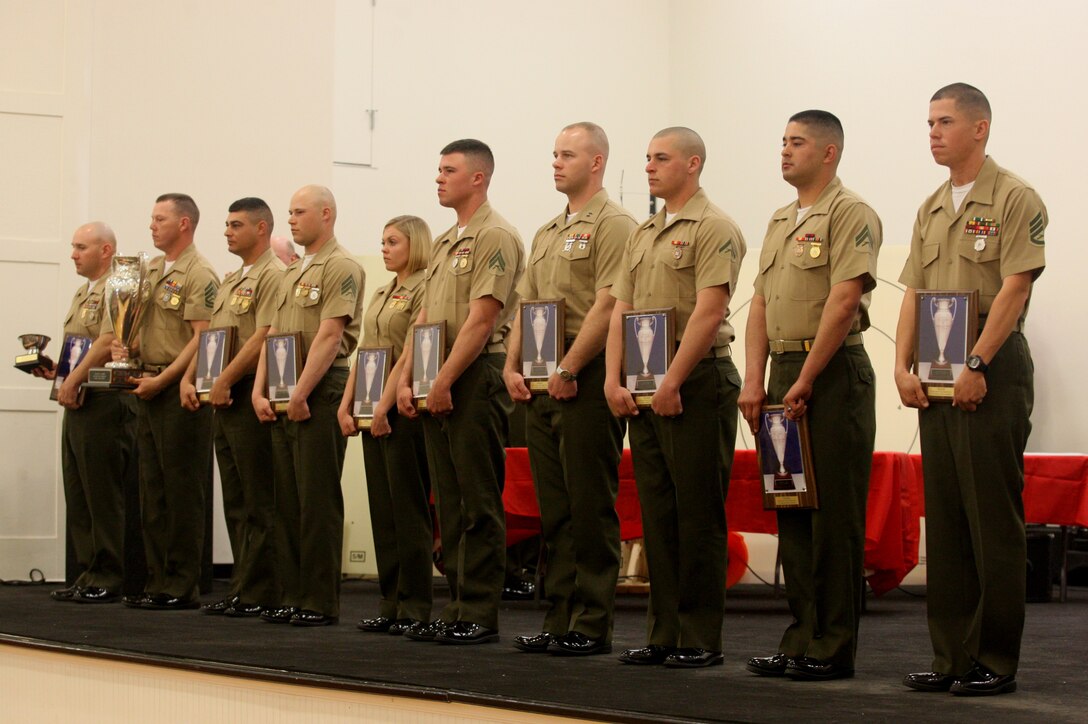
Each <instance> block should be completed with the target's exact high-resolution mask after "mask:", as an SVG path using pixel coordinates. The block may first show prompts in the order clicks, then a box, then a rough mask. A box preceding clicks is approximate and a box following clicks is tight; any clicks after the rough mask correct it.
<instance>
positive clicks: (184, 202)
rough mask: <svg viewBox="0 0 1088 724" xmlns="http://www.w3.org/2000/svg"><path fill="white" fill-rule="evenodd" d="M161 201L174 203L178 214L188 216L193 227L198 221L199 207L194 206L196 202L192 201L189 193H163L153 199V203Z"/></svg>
mask: <svg viewBox="0 0 1088 724" xmlns="http://www.w3.org/2000/svg"><path fill="white" fill-rule="evenodd" d="M163 201H169V202H171V203H172V204H174V209H175V210H176V211H177V212H178V216H185V217H188V219H189V221H191V222H192V224H193V228H194V229H195V228H196V225H197V224H198V223H200V209H198V208H197V207H196V202H195V201H193V197H192V196H190V195H189V194H163V195H162V196H160V197H159V198H157V199H155V203H156V204H159V203H162V202H163Z"/></svg>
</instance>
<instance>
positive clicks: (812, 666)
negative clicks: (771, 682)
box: [786, 656, 854, 681]
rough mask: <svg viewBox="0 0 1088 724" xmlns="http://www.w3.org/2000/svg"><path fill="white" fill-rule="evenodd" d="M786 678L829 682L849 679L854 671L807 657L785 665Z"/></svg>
mask: <svg viewBox="0 0 1088 724" xmlns="http://www.w3.org/2000/svg"><path fill="white" fill-rule="evenodd" d="M786 676H788V677H790V678H791V679H797V680H798V681H830V680H831V679H849V678H852V677H853V676H854V670H853V669H851V668H848V667H846V666H839V665H838V664H833V663H831V662H830V661H821V660H820V659H813V658H810V657H808V656H802V657H801V658H799V659H793V660H792V661H790V663H789V664H787V665H786Z"/></svg>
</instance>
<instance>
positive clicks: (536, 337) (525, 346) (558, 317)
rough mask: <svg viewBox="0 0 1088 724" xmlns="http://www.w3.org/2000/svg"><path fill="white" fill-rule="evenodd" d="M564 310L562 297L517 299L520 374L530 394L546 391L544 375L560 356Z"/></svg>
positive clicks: (546, 375)
mask: <svg viewBox="0 0 1088 724" xmlns="http://www.w3.org/2000/svg"><path fill="white" fill-rule="evenodd" d="M565 310H566V302H565V301H564V300H562V299H538V300H534V301H529V302H522V303H521V317H520V319H521V376H522V377H523V378H524V379H525V385H526V387H528V388H529V392H530V393H532V394H534V395H546V394H547V393H548V378H549V377H550V376H551V374H552V373H553V372H555V369H556V366H557V365H558V364H559V360H561V359H562V358H563V354H564V352H565V350H564V341H565V315H564V312H565Z"/></svg>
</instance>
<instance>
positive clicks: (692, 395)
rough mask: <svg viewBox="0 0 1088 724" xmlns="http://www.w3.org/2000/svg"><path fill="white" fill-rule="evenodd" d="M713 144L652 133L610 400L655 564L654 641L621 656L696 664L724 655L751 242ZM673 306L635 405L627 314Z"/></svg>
mask: <svg viewBox="0 0 1088 724" xmlns="http://www.w3.org/2000/svg"><path fill="white" fill-rule="evenodd" d="M705 160H706V147H705V146H704V145H703V141H702V139H701V138H700V137H699V135H698V134H697V133H695V132H694V131H692V130H691V129H688V128H680V127H676V128H666V129H665V130H663V131H660V132H658V134H657V135H656V136H654V137H653V139H652V140H651V141H650V146H649V149H648V151H647V153H646V161H647V163H646V175H647V177H648V179H649V186H650V193H651V194H653V195H654V196H656V197H658V198H662V199H664V200H665V208H664V209H663V210H662V211H660V212H658V213H657V214H655V215H654V216H653V217H652V218H650V219H649V220H648V221H646V222H644V223H643V224H642V225H641V226H639V227H638V228H637V229H636V230H635V231H634V233H633V234H632V235H631V238H630V239H629V240H628V242H627V246H626V248H625V249H624V254H623V260H622V262H621V266H620V272H619V274H618V275H617V276H616V280H615V283H614V284H613V286H612V296H614V297H615V298H616V305H615V308H614V309H613V310H612V320H611V323H610V325H609V328H608V347H607V355H606V361H607V377H606V379H605V388H604V391H605V396H606V397H607V399H608V404H609V407H610V408H611V409H612V412H613V413H614V414H615V415H616V416H618V417H626V418H628V438H629V439H630V441H631V454H632V456H633V462H634V467H635V482H636V484H637V485H638V495H639V502H640V503H641V505H642V525H643V529H644V537H645V546H646V562H647V565H648V566H649V569H650V605H649V610H648V612H647V646H645V647H643V648H637V649H628V650H626V651H624V652H623V654H622V655H621V656H620V661H622V662H624V663H628V664H662V663H663V664H665V665H666V666H673V667H683V668H693V667H702V666H710V665H714V664H720V663H722V653H721V649H722V615H723V612H724V609H725V555H726V532H727V531H726V524H725V496H726V491H727V489H728V485H729V471H730V468H731V467H732V464H733V446H734V444H735V442H736V432H737V395H738V393H739V392H740V376H739V375H738V374H737V368H736V367H735V366H734V365H733V361H732V360H731V359H730V357H729V343H730V342H732V341H733V337H734V334H733V327H732V326H731V325H730V324H729V322H728V316H729V299H730V297H731V295H732V294H733V292H734V291H735V290H736V284H737V275H738V273H739V271H740V263H741V260H742V259H743V258H744V252H745V249H746V247H745V243H744V237H743V236H742V235H741V233H740V229H739V228H738V227H737V225H736V224H735V223H734V222H733V220H732V219H730V218H729V217H728V216H727V215H726V214H725V213H724V212H722V211H721V210H720V209H718V208H717V207H716V206H714V205H713V204H711V203H710V201H709V200H708V199H707V196H706V193H705V192H704V191H703V190H702V188H700V186H699V175H700V174H701V173H702V170H703V164H704V163H705ZM663 307H672V308H674V309H675V315H676V332H675V340H674V341H675V344H676V345H677V346H676V354H675V356H674V357H673V360H672V364H671V365H670V366H669V369H668V372H667V373H666V374H665V376H664V379H663V380H662V382H661V384H660V385H659V386H658V389H657V391H656V392H655V393H654V395H653V401H652V408H651V409H647V410H641V411H640V410H639V409H638V408H637V407H636V406H635V403H634V400H633V398H632V396H631V393H630V392H629V391H628V390H627V388H626V387H625V386H624V384H623V379H622V376H621V375H622V370H623V314H624V313H625V312H629V311H631V310H642V309H656V308H663Z"/></svg>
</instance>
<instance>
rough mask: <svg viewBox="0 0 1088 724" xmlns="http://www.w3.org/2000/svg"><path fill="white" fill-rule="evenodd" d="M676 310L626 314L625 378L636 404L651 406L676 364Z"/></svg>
mask: <svg viewBox="0 0 1088 724" xmlns="http://www.w3.org/2000/svg"><path fill="white" fill-rule="evenodd" d="M675 329H676V311H675V310H674V309H673V308H672V307H668V308H666V309H643V310H640V311H637V312H625V313H624V315H623V381H624V384H625V386H626V387H627V389H628V390H630V391H631V396H632V397H633V398H634V400H635V406H636V407H639V408H641V409H645V408H648V407H650V402H651V401H652V400H653V397H654V393H655V392H657V388H658V386H659V385H660V384H661V381H662V380H663V379H664V378H665V372H666V371H668V369H669V365H670V364H672V355H673V351H674V349H675V347H676V342H675V341H674V339H675V337H676V332H675V331H674V330H675Z"/></svg>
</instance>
